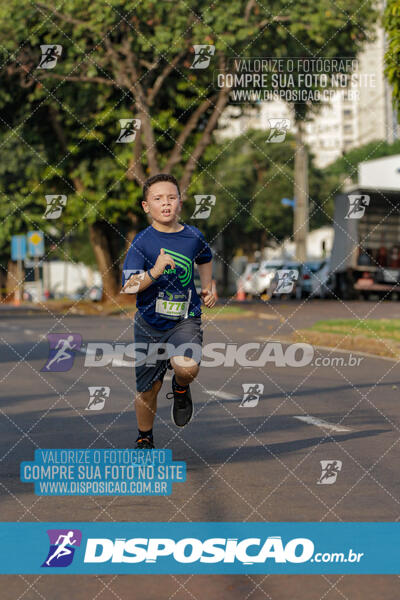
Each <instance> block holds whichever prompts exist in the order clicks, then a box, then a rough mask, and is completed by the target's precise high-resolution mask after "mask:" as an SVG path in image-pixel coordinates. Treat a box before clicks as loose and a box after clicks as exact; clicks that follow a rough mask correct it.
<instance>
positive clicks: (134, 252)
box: [122, 223, 212, 330]
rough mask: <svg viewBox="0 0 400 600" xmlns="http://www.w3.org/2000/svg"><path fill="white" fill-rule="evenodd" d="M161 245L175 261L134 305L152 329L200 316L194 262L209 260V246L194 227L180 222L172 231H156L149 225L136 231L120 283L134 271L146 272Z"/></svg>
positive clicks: (138, 296)
mask: <svg viewBox="0 0 400 600" xmlns="http://www.w3.org/2000/svg"><path fill="white" fill-rule="evenodd" d="M161 248H164V251H165V254H169V255H170V256H171V257H172V258H173V260H174V262H175V269H172V268H171V267H170V266H169V265H168V266H167V267H166V268H165V270H164V273H163V274H162V275H161V276H160V277H158V278H157V282H156V283H152V284H151V285H150V286H149V287H148V288H147V289H145V290H143V291H142V292H139V293H138V294H137V297H136V306H137V308H138V311H139V312H140V314H141V316H142V317H143V319H144V320H145V321H147V323H149V325H151V326H152V327H155V329H160V330H167V329H170V328H172V327H173V326H174V325H175V324H176V323H177V321H179V320H181V319H183V318H190V317H200V316H201V301H200V298H199V296H198V294H197V292H196V287H195V285H194V280H193V262H195V263H196V264H198V265H202V264H204V263H207V262H210V261H211V260H212V253H211V249H210V246H209V245H208V244H207V242H206V240H205V239H204V236H203V234H202V233H201V231H200V230H199V229H197V227H194V226H193V225H186V224H185V223H183V229H182V230H181V231H178V232H175V233H165V232H162V231H158V230H157V229H155V228H154V227H153V226H152V225H149V227H146V229H144V230H143V231H141V232H140V233H138V234H137V235H136V236H135V238H134V240H133V242H132V244H131V246H130V248H129V250H128V252H127V255H126V258H125V262H124V266H123V276H122V285H124V284H125V282H126V281H127V280H128V279H129V277H130V276H131V275H132V274H134V273H145V272H146V271H148V270H149V269H151V268H152V267H154V265H155V262H156V260H157V258H158V256H159V254H160V250H161Z"/></svg>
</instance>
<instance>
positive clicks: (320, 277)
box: [310, 260, 334, 298]
mask: <svg viewBox="0 0 400 600" xmlns="http://www.w3.org/2000/svg"><path fill="white" fill-rule="evenodd" d="M333 283H334V282H333V277H332V273H331V268H330V261H329V260H326V261H325V262H324V263H323V264H322V266H321V268H320V269H319V270H318V271H316V272H315V273H313V276H312V278H311V292H310V294H311V295H312V296H313V297H316V296H317V297H319V298H326V297H327V296H332V293H333V292H332V290H333Z"/></svg>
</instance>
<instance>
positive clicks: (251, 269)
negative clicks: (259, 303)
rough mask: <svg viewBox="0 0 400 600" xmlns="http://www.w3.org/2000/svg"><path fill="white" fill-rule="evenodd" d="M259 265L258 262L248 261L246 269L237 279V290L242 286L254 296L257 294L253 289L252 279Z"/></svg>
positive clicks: (246, 292) (245, 291) (247, 292)
mask: <svg viewBox="0 0 400 600" xmlns="http://www.w3.org/2000/svg"><path fill="white" fill-rule="evenodd" d="M259 267H260V264H259V263H257V262H253V263H247V265H246V267H245V270H244V271H243V273H242V274H241V276H240V277H238V279H237V281H236V290H237V291H239V290H240V288H242V289H243V291H244V293H245V294H250V295H252V296H253V295H254V294H256V291H255V290H254V289H253V286H252V280H253V275H254V273H255V272H256V271H258V269H259Z"/></svg>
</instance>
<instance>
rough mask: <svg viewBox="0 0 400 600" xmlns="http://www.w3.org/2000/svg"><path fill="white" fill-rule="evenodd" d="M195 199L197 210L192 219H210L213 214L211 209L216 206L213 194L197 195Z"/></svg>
mask: <svg viewBox="0 0 400 600" xmlns="http://www.w3.org/2000/svg"><path fill="white" fill-rule="evenodd" d="M194 199H195V201H196V208H195V209H194V211H193V214H192V216H191V217H190V218H191V219H208V217H209V216H210V214H211V208H212V207H213V206H215V196H214V195H213V194H197V195H196V196H195V197H194Z"/></svg>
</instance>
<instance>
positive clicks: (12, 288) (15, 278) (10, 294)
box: [5, 260, 22, 302]
mask: <svg viewBox="0 0 400 600" xmlns="http://www.w3.org/2000/svg"><path fill="white" fill-rule="evenodd" d="M19 278H20V275H19V274H18V267H17V263H16V261H13V260H9V261H8V268H7V279H6V299H5V301H6V302H14V300H15V299H16V289H17V287H18V285H19V284H20V281H19ZM21 296H22V294H21Z"/></svg>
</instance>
